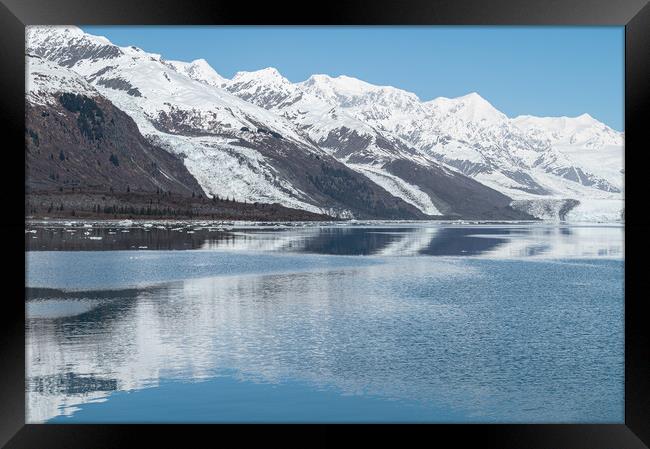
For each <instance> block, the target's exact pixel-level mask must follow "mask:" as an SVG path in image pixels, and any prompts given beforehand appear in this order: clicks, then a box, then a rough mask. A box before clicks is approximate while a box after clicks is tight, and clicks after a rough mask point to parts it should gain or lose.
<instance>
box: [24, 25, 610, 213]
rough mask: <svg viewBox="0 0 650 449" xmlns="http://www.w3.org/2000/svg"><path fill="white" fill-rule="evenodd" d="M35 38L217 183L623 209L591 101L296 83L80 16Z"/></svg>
mask: <svg viewBox="0 0 650 449" xmlns="http://www.w3.org/2000/svg"><path fill="white" fill-rule="evenodd" d="M27 49H28V52H29V53H32V54H35V55H37V56H40V57H42V58H44V59H47V60H49V61H51V62H54V63H56V64H58V65H60V66H62V67H64V68H67V69H70V70H72V71H74V72H75V73H76V74H78V75H79V76H80V77H81V78H82V79H83V80H84V81H85V82H86V83H87V84H88V85H89V86H91V88H92V89H95V90H96V91H97V92H98V93H99V94H101V95H102V96H103V97H105V98H107V99H108V100H110V101H111V102H112V103H113V104H114V105H115V106H116V107H117V108H119V109H120V110H122V111H124V112H125V113H126V114H128V115H129V116H130V117H132V118H133V120H134V121H135V123H136V124H137V126H138V128H139V130H140V132H141V133H142V134H143V135H144V136H145V137H146V138H147V139H148V140H149V141H150V142H152V143H154V144H155V145H157V146H160V147H162V148H165V149H166V150H167V151H169V152H171V153H173V154H175V155H178V156H180V157H182V158H183V161H184V163H185V165H186V167H187V169H188V170H189V171H190V173H191V174H192V175H193V176H194V177H195V178H196V180H197V181H198V183H199V184H200V186H201V187H202V189H203V190H204V191H205V192H206V193H207V195H209V196H211V195H218V196H220V197H235V198H238V199H242V200H246V201H251V202H263V203H273V202H278V203H281V204H283V205H285V206H288V207H294V208H300V209H304V210H308V211H313V212H325V213H329V214H333V215H337V216H357V217H366V218H372V217H375V218H419V217H424V216H426V215H429V216H432V215H445V216H456V217H466V218H495V219H498V218H501V219H522V218H527V217H530V215H528V214H527V211H528V212H531V213H533V214H536V215H537V216H539V217H542V218H551V217H550V216H549V214H558V213H561V214H563V215H562V216H563V217H566V218H569V219H585V218H587V219H618V218H620V216H621V210H622V209H623V199H622V196H623V195H622V192H623V170H622V169H623V164H622V158H623V150H622V145H623V136H622V133H618V132H616V131H614V130H612V129H611V128H609V127H607V126H606V125H604V124H602V123H600V122H598V121H597V120H595V119H593V118H591V117H589V116H587V115H583V116H580V117H577V118H540V117H531V116H522V117H517V118H514V119H511V118H508V117H507V116H506V115H505V114H503V113H502V112H500V111H499V110H497V109H496V108H494V107H493V106H492V105H491V104H490V103H489V102H488V101H487V100H485V99H484V98H482V97H481V96H480V95H478V94H477V93H471V94H468V95H466V96H463V97H459V98H442V97H441V98H436V99H434V100H431V101H421V100H420V99H419V98H418V97H417V95H415V94H413V93H411V92H407V91H404V90H401V89H397V88H394V87H390V86H375V85H373V84H370V83H367V82H365V81H362V80H358V79H355V78H351V77H348V76H339V77H330V76H327V75H318V74H317V75H313V76H311V77H310V78H308V79H307V80H305V81H302V82H297V83H293V82H291V81H289V80H287V79H286V78H285V77H283V76H282V75H281V74H280V73H279V72H278V71H277V70H276V69H274V68H267V69H263V70H258V71H254V72H238V73H237V74H236V75H235V76H234V77H233V78H232V79H230V80H229V79H226V78H224V77H222V76H221V75H219V74H218V73H217V72H216V71H215V70H214V69H213V68H212V67H210V65H209V64H208V63H207V62H206V61H205V60H202V59H199V60H195V61H192V62H181V61H169V60H165V59H164V58H163V57H162V56H161V55H157V54H152V53H147V52H145V51H143V50H141V49H139V48H137V47H118V46H116V45H113V44H112V43H111V42H110V41H108V40H107V39H105V38H103V37H98V36H93V35H90V34H87V33H84V32H83V31H82V30H80V29H79V28H75V27H29V28H28V32H27ZM54 76H55V75H54ZM68 89H69V90H70V91H75V89H78V86H73V85H71V86H68ZM34 98H36V97H34ZM513 200H515V201H514V202H513ZM576 205H577V206H576ZM513 207H514V208H513ZM517 209H519V210H517ZM549 211H551V212H549Z"/></svg>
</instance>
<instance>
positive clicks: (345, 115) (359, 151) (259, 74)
mask: <svg viewBox="0 0 650 449" xmlns="http://www.w3.org/2000/svg"><path fill="white" fill-rule="evenodd" d="M224 87H225V88H226V89H227V90H228V91H230V92H232V93H233V94H236V95H237V96H239V97H240V98H242V99H244V100H247V101H249V102H252V103H255V104H256V105H258V106H261V107H264V108H266V109H268V110H270V111H272V112H274V113H276V114H278V115H281V116H283V117H285V118H287V119H288V120H290V121H292V122H293V123H294V124H295V125H296V126H297V127H298V129H300V130H301V132H302V133H304V134H305V135H306V136H308V137H309V138H310V139H311V140H312V141H314V142H316V143H317V144H318V145H319V146H320V147H321V148H322V149H324V150H325V151H327V152H329V153H330V154H331V155H332V156H334V157H335V158H337V159H338V160H339V161H341V162H342V163H344V164H346V165H347V166H348V167H349V168H351V169H353V170H355V171H357V172H358V173H360V174H363V175H364V176H366V177H368V178H369V179H371V180H372V181H373V182H374V183H376V184H378V185H380V186H381V187H383V188H384V189H385V190H387V191H388V192H390V193H391V194H392V195H394V196H396V197H398V198H400V199H402V200H403V201H405V202H407V203H409V204H412V205H414V206H415V207H417V208H418V209H420V210H421V211H422V212H424V213H426V214H429V215H459V216H475V217H476V216H484V217H486V216H491V217H496V216H499V215H500V216H502V217H504V218H505V217H508V218H516V215H517V213H516V212H514V211H512V210H506V209H508V204H509V199H507V198H506V197H505V196H503V195H501V196H498V195H495V193H496V192H493V191H492V189H489V188H486V187H485V186H483V185H481V184H479V183H474V184H471V183H467V182H466V180H465V177H464V176H463V175H462V174H460V173H458V172H456V171H454V170H450V169H448V168H446V167H444V166H442V165H441V164H440V163H439V162H437V161H435V160H434V159H433V158H431V157H430V156H428V155H426V154H424V153H422V152H418V151H417V150H416V149H415V148H414V147H413V146H411V145H409V144H408V143H406V142H405V141H404V140H403V139H401V138H399V137H397V136H395V135H393V134H391V133H388V132H386V131H385V130H383V129H381V128H379V127H376V126H373V125H372V124H370V123H368V121H367V120H366V119H365V118H364V117H357V116H355V115H354V114H351V113H350V112H348V108H349V107H351V105H352V104H354V102H353V99H354V98H355V95H358V94H359V92H363V91H364V90H368V89H371V90H373V93H374V95H373V100H372V102H373V103H374V104H376V105H378V104H380V103H383V104H384V105H385V106H386V107H387V108H389V110H392V109H394V107H393V106H391V104H393V103H395V102H401V103H403V104H407V103H409V104H412V105H413V106H414V107H416V108H417V107H419V106H418V105H419V100H418V99H417V97H416V96H415V95H413V94H409V93H405V98H403V99H400V98H399V96H400V95H401V91H400V92H398V94H397V95H394V96H391V91H395V89H393V88H383V87H374V86H372V85H371V84H368V83H364V82H363V81H359V80H355V79H353V78H349V77H345V76H341V77H338V78H330V77H327V76H326V75H313V76H312V77H310V78H309V79H308V80H307V81H305V82H303V83H295V84H294V83H291V82H290V81H289V80H287V79H286V78H284V77H283V76H282V75H280V73H279V72H278V71H277V70H275V69H273V68H267V69H263V70H259V71H255V72H239V73H237V74H236V75H235V76H234V77H233V79H232V80H230V81H228V82H227V83H226V84H225V85H224ZM321 87H322V88H321ZM348 100H349V101H348ZM397 161H402V162H407V163H409V164H414V165H416V166H418V167H420V168H424V169H425V171H427V173H426V174H425V173H419V174H418V175H417V176H416V175H415V172H413V171H412V170H411V171H409V173H408V175H407V176H405V175H404V173H402V174H401V175H398V174H396V173H395V172H394V171H395V170H397V169H398V168H397V167H398V166H396V165H395V164H394V163H395V162H397ZM399 167H402V166H399ZM391 169H393V171H392V172H391ZM400 170H403V167H402V168H400ZM495 210H499V211H500V212H498V213H497V212H495ZM520 218H525V217H524V216H520Z"/></svg>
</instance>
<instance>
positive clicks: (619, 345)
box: [26, 223, 624, 423]
mask: <svg viewBox="0 0 650 449" xmlns="http://www.w3.org/2000/svg"><path fill="white" fill-rule="evenodd" d="M91 226H92V227H83V224H82V223H73V224H70V223H67V224H66V223H59V224H52V223H48V224H44V225H35V226H32V227H29V228H28V229H27V231H26V240H28V241H33V242H34V243H32V245H31V246H30V249H31V250H30V251H29V252H28V253H27V265H26V270H27V284H28V285H27V287H28V300H27V303H26V308H27V329H26V331H27V348H26V349H27V403H28V407H27V408H28V416H27V419H28V421H29V422H43V421H52V422H572V423H575V422H600V423H602V422H619V423H620V422H623V417H624V414H623V374H624V372H623V348H624V346H623V343H624V340H623V333H624V332H623V331H624V326H623V304H624V303H623V252H622V248H623V229H622V227H620V226H559V225H539V224H491V225H485V224H483V225H468V224H464V225H459V224H440V223H435V224H421V223H418V224H408V223H407V224H405V223H382V224H368V223H363V224H357V225H343V226H342V225H340V224H328V225H325V226H324V225H321V226H317V225H313V224H312V225H305V226H301V225H298V226H295V225H284V224H272V225H270V226H269V225H267V226H261V225H257V226H250V225H248V226H242V225H238V224H237V223H230V224H210V223H202V224H197V223H194V224H191V225H186V224H183V225H179V224H178V223H175V224H169V223H167V224H164V223H163V224H161V223H148V224H142V223H140V224H138V223H134V224H128V225H119V224H117V223H110V224H99V223H95V224H92V225H91ZM158 228H161V229H158ZM162 228H164V229H162ZM72 231H74V232H72ZM122 231H128V232H122ZM91 237H93V238H91ZM98 237H101V239H100V238H98ZM144 246H146V248H143V247H144ZM188 248H190V249H188ZM181 249H187V250H181Z"/></svg>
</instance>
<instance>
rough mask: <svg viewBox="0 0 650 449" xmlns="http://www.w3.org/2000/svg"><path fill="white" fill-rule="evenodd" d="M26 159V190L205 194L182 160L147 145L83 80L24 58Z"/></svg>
mask: <svg viewBox="0 0 650 449" xmlns="http://www.w3.org/2000/svg"><path fill="white" fill-rule="evenodd" d="M26 63H27V71H28V74H29V76H28V77H27V80H26V81H27V82H26V99H27V108H26V118H25V133H26V144H25V150H26V151H25V156H26V159H27V166H28V173H27V174H28V176H27V185H28V187H29V188H30V189H44V190H57V189H58V188H59V187H61V186H66V187H79V186H81V185H82V184H83V185H84V186H85V187H89V186H91V187H92V188H94V189H100V190H101V189H103V190H111V189H112V190H116V191H124V190H125V189H126V188H127V186H128V187H129V189H133V190H134V191H140V192H160V191H161V190H162V191H164V192H173V193H176V194H181V195H186V196H187V195H191V194H197V195H198V194H202V193H203V191H202V189H201V187H200V186H199V184H198V183H197V182H196V179H195V178H194V177H193V176H192V175H191V174H190V173H189V172H188V170H187V168H186V167H185V165H184V164H183V161H182V160H181V159H180V158H179V157H177V156H174V155H173V154H170V153H169V152H167V151H164V150H162V149H160V148H158V147H156V146H154V145H152V144H151V143H150V142H148V141H147V140H146V139H145V138H144V137H143V136H142V135H141V134H140V133H139V132H138V128H137V126H136V124H135V123H134V122H133V120H132V119H131V118H130V117H129V116H128V115H127V114H125V113H124V112H122V111H120V110H119V109H117V108H116V107H115V106H114V105H113V104H112V103H111V102H110V101H109V100H107V99H106V98H105V97H104V96H102V95H101V94H100V93H99V91H98V90H97V89H95V88H94V87H93V86H92V85H90V84H89V83H88V82H87V81H86V80H85V79H84V78H83V77H81V76H80V75H78V74H77V73H75V72H73V71H72V70H70V69H68V68H65V67H63V66H60V65H57V64H55V63H52V62H50V61H47V60H44V59H42V58H40V57H38V56H31V55H28V56H27V58H26Z"/></svg>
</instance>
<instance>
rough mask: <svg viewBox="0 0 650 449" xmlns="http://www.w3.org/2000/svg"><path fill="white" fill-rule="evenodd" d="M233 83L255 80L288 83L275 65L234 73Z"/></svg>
mask: <svg viewBox="0 0 650 449" xmlns="http://www.w3.org/2000/svg"><path fill="white" fill-rule="evenodd" d="M231 81H232V82H233V83H240V82H250V81H257V82H262V83H273V84H285V83H290V81H289V80H288V79H286V78H285V77H284V76H282V74H281V73H280V72H279V71H278V69H276V68H275V67H266V68H263V69H259V70H253V71H250V72H247V71H241V72H237V73H235V76H233V77H232V80H231Z"/></svg>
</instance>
